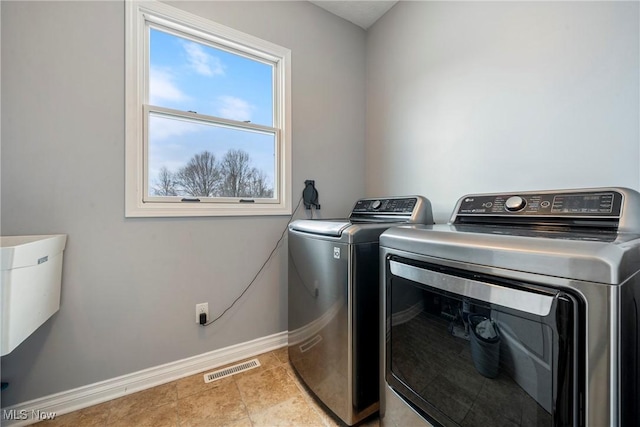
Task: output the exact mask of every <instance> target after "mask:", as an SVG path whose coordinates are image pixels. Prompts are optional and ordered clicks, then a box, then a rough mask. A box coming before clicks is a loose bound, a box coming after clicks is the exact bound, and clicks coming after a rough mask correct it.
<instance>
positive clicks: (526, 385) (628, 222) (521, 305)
mask: <svg viewBox="0 0 640 427" xmlns="http://www.w3.org/2000/svg"><path fill="white" fill-rule="evenodd" d="M380 254H381V264H382V267H381V268H382V270H383V273H382V275H383V277H382V281H383V289H382V294H381V298H382V301H381V305H382V311H383V313H384V314H383V316H381V317H382V323H381V325H382V328H381V337H382V340H381V341H382V345H381V347H382V349H381V350H382V354H383V356H382V364H381V365H382V366H381V370H382V372H383V373H384V380H383V381H381V382H382V386H383V388H382V390H383V392H382V393H381V401H380V416H381V424H382V425H383V426H389V425H394V426H407V425H410V426H419V425H429V423H431V424H433V425H444V426H502V425H510V426H511V425H513V426H529V425H531V426H590V427H604V426H621V427H626V426H638V425H640V404H638V402H639V401H638V398H639V396H640V394H639V392H640V367H639V363H640V361H639V358H640V334H639V324H640V320H639V319H640V317H639V316H640V313H639V307H638V306H639V303H640V275H639V274H638V271H639V270H640V194H638V193H637V192H636V191H633V190H629V189H625V188H592V189H577V190H562V191H540V192H523V193H517V194H513V193H509V194H481V195H468V196H464V197H462V198H461V199H460V200H459V201H458V203H457V205H456V207H455V210H454V212H453V215H452V217H451V220H450V222H449V223H448V224H447V225H444V224H443V225H434V226H413V227H409V226H400V227H394V228H393V229H389V230H387V231H386V232H385V233H383V234H382V235H381V237H380Z"/></svg>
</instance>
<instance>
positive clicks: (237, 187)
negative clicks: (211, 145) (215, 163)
mask: <svg viewBox="0 0 640 427" xmlns="http://www.w3.org/2000/svg"><path fill="white" fill-rule="evenodd" d="M220 169H221V172H222V176H223V181H222V196H224V197H248V196H251V195H250V194H247V187H248V185H247V184H248V180H249V174H250V172H251V169H250V158H249V154H248V153H247V152H246V151H243V150H229V151H227V153H226V154H225V155H224V158H223V159H222V162H221V165H220Z"/></svg>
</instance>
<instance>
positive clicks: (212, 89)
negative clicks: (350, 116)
mask: <svg viewBox="0 0 640 427" xmlns="http://www.w3.org/2000/svg"><path fill="white" fill-rule="evenodd" d="M149 64H150V65H149V104H151V105H156V106H161V107H167V108H172V109H176V110H181V111H196V112H197V113H200V114H206V115H210V116H217V117H222V118H226V119H232V120H238V121H246V120H250V121H251V123H256V124H261V125H266V126H273V85H272V81H273V77H272V76H273V69H272V67H271V65H269V64H264V63H262V62H259V61H255V60H251V59H248V58H245V57H242V56H239V55H235V54H231V53H228V52H225V51H223V50H221V49H215V48H213V47H210V46H207V45H205V44H201V43H196V42H193V41H191V40H188V39H185V38H181V37H178V36H174V35H172V34H168V33H165V32H162V31H159V30H156V29H153V28H152V29H151V49H150V62H149ZM149 123H150V130H149V178H150V184H151V185H153V183H154V181H155V177H156V175H157V173H158V170H159V169H160V168H161V167H162V166H166V167H167V168H168V169H169V170H171V171H176V170H177V169H178V168H180V167H181V166H183V165H184V164H185V163H186V162H187V161H188V160H189V159H190V158H191V157H192V156H193V155H194V154H197V153H200V152H202V151H204V150H209V151H211V152H212V153H214V154H215V155H216V158H218V159H221V158H222V156H224V153H226V152H227V150H229V149H231V148H235V149H243V150H245V151H247V152H248V153H249V154H250V156H251V159H252V163H253V166H255V167H257V168H259V169H262V170H263V171H264V172H265V174H266V175H267V177H268V179H269V181H270V183H271V184H273V176H274V158H275V152H274V148H275V141H274V138H273V135H271V134H263V133H257V132H246V131H238V130H235V129H228V128H223V127H217V126H208V125H203V124H199V123H195V122H189V121H185V120H178V119H176V118H168V117H166V116H160V115H154V114H152V116H151V118H150V122H149Z"/></svg>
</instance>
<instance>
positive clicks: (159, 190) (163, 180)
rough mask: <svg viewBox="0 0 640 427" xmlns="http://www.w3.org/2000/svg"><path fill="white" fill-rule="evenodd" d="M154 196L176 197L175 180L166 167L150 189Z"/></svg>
mask: <svg viewBox="0 0 640 427" xmlns="http://www.w3.org/2000/svg"><path fill="white" fill-rule="evenodd" d="M152 191H153V194H154V195H155V196H177V195H178V190H177V189H176V180H175V177H174V175H173V174H172V173H171V171H170V170H169V169H167V167H166V166H163V167H162V168H161V169H160V172H159V173H158V179H157V180H156V185H155V186H154V187H153V189H152Z"/></svg>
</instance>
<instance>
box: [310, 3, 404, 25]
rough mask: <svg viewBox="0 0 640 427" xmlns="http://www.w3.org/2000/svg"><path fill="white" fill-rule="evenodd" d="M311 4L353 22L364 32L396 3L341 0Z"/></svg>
mask: <svg viewBox="0 0 640 427" xmlns="http://www.w3.org/2000/svg"><path fill="white" fill-rule="evenodd" d="M311 3H313V4H315V5H316V6H319V7H321V8H323V9H325V10H328V11H329V12H331V13H333V14H334V15H338V16H339V17H341V18H344V19H346V20H347V21H350V22H353V23H354V24H356V25H358V26H359V27H362V28H364V29H365V30H366V29H367V28H369V27H370V26H371V25H373V23H374V22H376V21H377V20H378V19H379V18H380V17H381V16H382V15H384V14H385V13H386V12H387V11H388V10H389V9H391V7H392V6H393V5H394V4H396V3H397V1H384V0H374V1H359V0H343V1H333V0H332V1H327V0H325V1H322V0H320V1H312V2H311Z"/></svg>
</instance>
